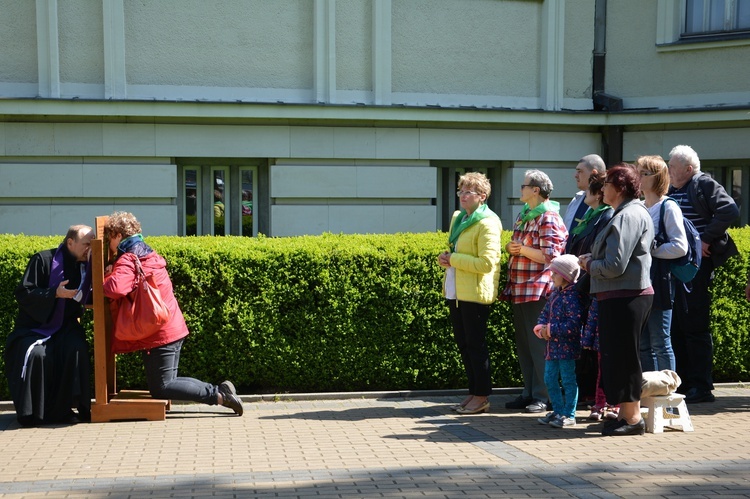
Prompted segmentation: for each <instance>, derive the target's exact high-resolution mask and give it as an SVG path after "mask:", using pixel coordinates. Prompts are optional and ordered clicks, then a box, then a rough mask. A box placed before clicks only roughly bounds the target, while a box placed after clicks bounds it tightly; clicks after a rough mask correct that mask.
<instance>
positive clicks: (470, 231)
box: [443, 211, 503, 305]
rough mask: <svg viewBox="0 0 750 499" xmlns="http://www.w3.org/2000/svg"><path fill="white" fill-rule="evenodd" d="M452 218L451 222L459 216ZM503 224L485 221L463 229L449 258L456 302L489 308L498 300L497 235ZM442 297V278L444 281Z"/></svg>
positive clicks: (498, 247) (498, 220)
mask: <svg viewBox="0 0 750 499" xmlns="http://www.w3.org/2000/svg"><path fill="white" fill-rule="evenodd" d="M459 213H460V212H459V211H457V212H455V213H454V214H453V218H452V219H451V225H450V226H451V227H453V222H454V220H455V219H456V217H457V216H458V215H459ZM502 230H503V226H502V223H501V222H500V219H499V218H497V217H487V218H484V219H482V220H480V221H479V222H477V223H475V224H474V225H472V226H471V227H469V228H467V229H465V230H464V231H463V232H462V233H461V235H460V236H458V241H456V251H454V252H453V253H452V254H451V267H455V268H456V298H457V299H458V300H460V301H470V302H474V303H482V304H485V305H488V304H490V303H493V302H494V301H495V300H497V293H498V285H499V282H500V233H501V232H502ZM443 295H444V296H445V278H443Z"/></svg>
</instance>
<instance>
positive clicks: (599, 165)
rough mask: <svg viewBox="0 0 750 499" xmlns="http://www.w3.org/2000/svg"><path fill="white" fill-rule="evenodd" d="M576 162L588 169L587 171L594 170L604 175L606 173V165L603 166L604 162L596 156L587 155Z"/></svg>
mask: <svg viewBox="0 0 750 499" xmlns="http://www.w3.org/2000/svg"><path fill="white" fill-rule="evenodd" d="M578 162H579V163H583V164H584V165H586V168H588V169H589V171H594V170H596V171H598V172H599V173H604V172H606V171H607V165H606V164H604V160H603V159H602V157H601V156H599V155H598V154H589V155H587V156H584V157H582V158H581V159H580V161H578Z"/></svg>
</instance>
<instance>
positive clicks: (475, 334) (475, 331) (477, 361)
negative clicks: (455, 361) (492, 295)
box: [446, 300, 492, 397]
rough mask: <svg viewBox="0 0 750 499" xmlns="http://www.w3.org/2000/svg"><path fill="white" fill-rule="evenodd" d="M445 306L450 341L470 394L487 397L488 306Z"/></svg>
mask: <svg viewBox="0 0 750 499" xmlns="http://www.w3.org/2000/svg"><path fill="white" fill-rule="evenodd" d="M446 302H447V303H448V308H449V309H450V316H451V323H452V324H453V337H454V339H455V340H456V345H457V346H458V351H459V352H460V353H461V360H462V361H463V364H464V368H465V369H466V376H467V377H468V378H469V393H470V394H471V395H478V396H480V397H486V396H488V395H490V393H492V379H491V374H490V351H489V348H488V347H487V319H488V318H489V316H490V306H489V305H482V304H479V303H472V302H468V301H457V300H446Z"/></svg>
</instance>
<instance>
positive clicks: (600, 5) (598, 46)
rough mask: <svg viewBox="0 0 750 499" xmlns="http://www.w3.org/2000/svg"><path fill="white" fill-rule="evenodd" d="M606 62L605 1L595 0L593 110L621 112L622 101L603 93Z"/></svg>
mask: <svg viewBox="0 0 750 499" xmlns="http://www.w3.org/2000/svg"><path fill="white" fill-rule="evenodd" d="M606 60H607V0H596V4H595V8H594V92H593V99H594V110H596V111H609V112H616V111H622V99H620V98H619V97H615V96H614V95H609V94H607V93H606V92H605V91H604V74H605V69H606Z"/></svg>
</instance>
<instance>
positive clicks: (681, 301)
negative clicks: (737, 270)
mask: <svg viewBox="0 0 750 499" xmlns="http://www.w3.org/2000/svg"><path fill="white" fill-rule="evenodd" d="M713 275H714V265H713V262H712V261H711V259H710V258H704V259H703V260H702V261H701V268H700V269H699V270H698V273H697V274H696V275H695V278H694V279H693V280H692V281H691V282H690V284H689V285H688V286H690V287H692V290H691V292H690V293H688V292H687V291H686V290H685V287H684V286H683V285H682V283H679V282H678V283H677V289H676V291H675V299H674V308H673V309H672V328H671V335H672V349H673V350H674V356H675V361H676V363H677V374H679V376H680V379H681V380H682V385H681V386H680V391H681V392H683V393H686V392H687V391H688V390H690V389H691V388H695V389H697V390H699V391H710V390H713V389H714V384H713V377H712V371H713V367H714V343H713V337H712V336H711V290H710V287H711V282H712V281H713Z"/></svg>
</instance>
